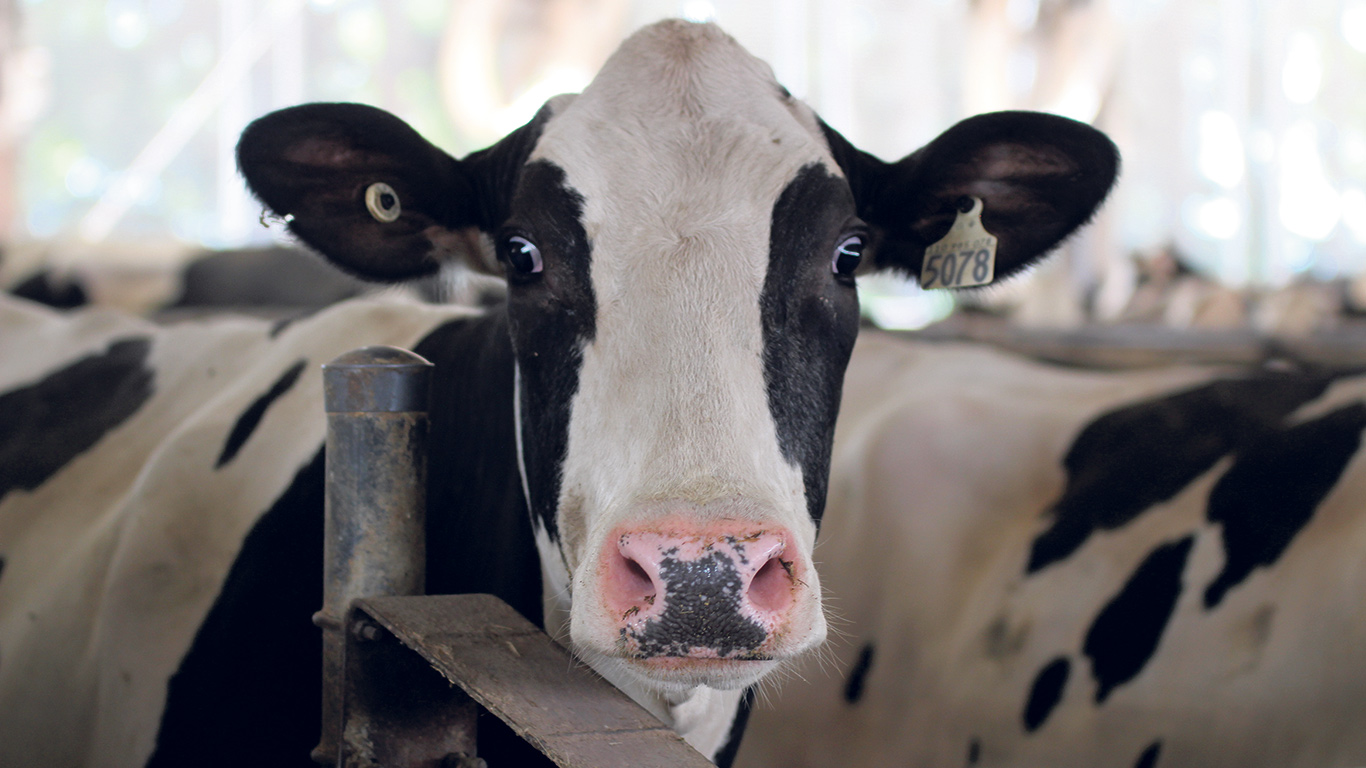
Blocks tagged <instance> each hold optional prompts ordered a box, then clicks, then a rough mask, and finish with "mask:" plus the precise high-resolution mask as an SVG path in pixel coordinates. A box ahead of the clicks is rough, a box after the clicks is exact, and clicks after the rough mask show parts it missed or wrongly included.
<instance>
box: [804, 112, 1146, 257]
mask: <svg viewBox="0 0 1366 768" xmlns="http://www.w3.org/2000/svg"><path fill="white" fill-rule="evenodd" d="M822 127H823V128H824V130H825V135H826V140H827V142H828V143H829V146H830V151H831V154H832V155H833V156H834V158H835V161H836V162H837V163H839V165H840V168H841V169H842V170H843V171H844V174H845V176H846V178H847V179H848V180H849V186H850V189H851V191H852V192H853V194H854V199H855V201H856V202H857V205H858V213H859V216H860V217H861V218H863V220H864V221H866V222H868V223H869V224H870V225H871V226H872V227H873V228H874V230H875V232H876V235H877V245H876V251H875V252H874V254H873V255H874V260H875V261H874V263H875V265H876V266H878V267H880V268H883V269H894V270H898V271H901V272H905V273H907V274H911V275H919V274H920V265H921V260H922V258H923V256H924V253H925V249H926V248H927V247H928V246H930V245H931V244H933V243H935V242H937V241H939V240H940V239H941V238H943V237H944V236H945V235H946V234H948V231H949V227H950V226H951V225H952V224H953V222H954V219H955V218H956V216H957V212H958V210H959V208H960V206H961V205H962V204H963V203H964V202H965V198H967V197H969V196H972V197H977V198H980V199H981V200H982V201H983V205H984V209H983V211H982V226H983V227H984V228H985V229H986V230H987V231H988V232H990V233H991V234H993V235H995V236H996V238H997V240H998V244H997V251H996V269H995V275H996V278H997V279H999V278H1003V277H1007V276H1009V275H1011V274H1013V273H1015V272H1017V271H1019V270H1021V269H1023V268H1025V267H1027V266H1029V265H1030V264H1032V263H1034V262H1036V261H1037V260H1038V259H1040V258H1042V257H1043V256H1044V255H1045V254H1047V253H1048V252H1049V251H1050V250H1052V249H1053V248H1054V247H1056V246H1057V245H1058V243H1060V242H1062V240H1063V239H1064V238H1066V237H1067V236H1068V235H1069V234H1071V233H1072V232H1073V231H1075V230H1076V229H1077V227H1080V226H1081V225H1082V224H1085V223H1086V221H1087V220H1089V219H1090V218H1091V215H1092V214H1093V213H1095V211H1096V208H1097V207H1098V206H1099V205H1100V204H1101V202H1102V201H1103V200H1104V199H1105V196H1106V195H1107V194H1108V193H1109V191H1110V187H1111V186H1113V185H1114V182H1115V177H1116V175H1117V174H1118V172H1119V151H1118V150H1117V149H1115V145H1114V144H1113V143H1111V141H1110V140H1109V139H1108V138H1107V137H1106V136H1105V134H1103V133H1101V132H1100V131H1097V130H1096V129H1094V128H1092V127H1091V126H1089V125H1086V124H1085V123H1080V122H1077V121H1075V120H1069V119H1067V118H1063V117H1058V116H1056V115H1048V114H1042V113H1038V112H995V113H991V114H985V115H978V116H976V117H970V118H968V119H966V120H964V121H962V122H960V123H958V124H957V125H955V126H953V127H952V128H950V129H948V130H947V131H945V132H944V133H943V134H941V135H940V136H939V137H938V138H936V139H935V140H934V141H932V142H930V143H929V144H928V145H926V146H925V147H923V148H921V149H920V150H918V151H916V152H914V153H912V154H910V155H907V156H906V157H905V158H903V159H901V160H900V161H898V162H895V163H885V162H883V161H881V160H879V159H877V158H875V157H873V156H872V155H869V154H868V153H866V152H863V151H862V150H859V149H857V148H855V147H854V146H852V145H851V144H850V143H849V142H848V141H847V140H846V139H845V138H844V137H843V136H841V135H840V134H839V133H838V132H836V131H835V130H834V129H832V128H830V127H829V126H825V125H823V126H822Z"/></svg>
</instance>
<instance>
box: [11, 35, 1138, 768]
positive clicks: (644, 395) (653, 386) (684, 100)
mask: <svg viewBox="0 0 1366 768" xmlns="http://www.w3.org/2000/svg"><path fill="white" fill-rule="evenodd" d="M239 162H240V165H241V168H242V170H243V173H244V175H245V177H246V179H247V181H248V183H249V185H250V186H251V188H252V189H253V191H254V192H255V193H256V194H257V195H258V196H259V197H260V198H261V199H262V200H263V201H264V202H265V204H266V205H267V206H268V207H269V208H270V209H271V210H272V211H273V212H274V213H275V214H276V215H278V216H280V217H281V218H282V219H283V220H285V221H287V222H288V223H289V226H290V228H291V230H292V231H293V232H294V233H295V234H296V235H297V236H298V237H299V238H300V239H301V240H302V241H303V242H305V243H307V244H308V245H310V246H312V247H313V248H315V249H316V250H317V251H319V252H321V253H322V254H324V255H325V256H327V257H328V258H329V259H330V260H331V261H333V262H334V263H335V264H338V265H340V266H341V267H342V268H344V269H346V270H348V271H350V272H352V273H354V274H357V275H360V276H364V277H367V278H369V279H377V280H403V279H408V278H412V277H416V276H420V275H423V274H427V273H430V272H432V271H433V270H435V269H437V268H438V266H439V265H440V264H441V262H442V260H443V259H444V258H449V257H450V256H451V254H455V253H462V252H464V251H465V250H466V244H468V243H469V242H471V240H472V237H471V233H472V232H475V231H478V232H482V233H484V235H485V236H486V239H487V240H488V241H489V242H491V245H492V247H491V251H492V252H493V253H494V254H496V261H495V260H494V259H493V258H490V259H488V261H487V262H486V263H485V264H484V266H486V267H488V268H490V269H499V270H501V271H502V272H504V273H505V274H506V276H507V282H508V300H507V302H506V304H505V305H501V306H499V307H497V308H495V309H491V310H487V311H479V312H472V313H465V314H457V315H455V316H442V315H440V314H439V312H440V311H439V310H435V309H413V310H412V313H411V314H405V313H404V312H403V311H399V310H395V309H393V308H392V307H390V306H389V305H371V304H356V303H348V304H343V305H340V306H339V307H337V308H335V309H333V310H329V311H328V312H326V313H323V314H321V315H317V316H315V317H313V318H311V319H309V320H307V321H303V322H299V323H296V324H294V325H290V326H288V327H285V328H284V329H283V330H282V331H281V332H280V333H279V334H278V335H276V336H272V329H271V327H269V326H267V325H264V324H259V323H258V324H252V323H250V322H248V321H241V322H240V323H239V324H238V325H233V326H231V327H230V328H229V329H228V330H227V331H222V332H221V333H222V335H219V333H220V332H219V331H214V330H211V328H212V326H202V327H201V326H195V325H190V326H187V327H180V326H177V327H174V328H168V329H154V328H151V327H147V326H137V327H136V328H133V329H129V330H117V331H109V330H107V329H106V326H104V325H102V323H104V322H105V321H106V318H105V317H104V316H102V315H100V314H98V313H93V314H92V313H78V314H76V315H73V316H71V317H70V319H69V321H67V324H65V325H62V324H58V325H57V326H55V327H56V328H58V329H59V330H55V331H51V332H48V333H47V334H46V337H45V335H44V334H45V332H44V331H43V328H45V327H46V326H47V325H48V324H50V323H51V322H52V321H50V319H44V320H41V321H35V322H34V323H32V325H33V331H34V333H33V334H31V338H29V339H28V340H26V341H23V342H20V341H17V340H16V341H14V342H12V343H11V342H9V341H7V342H6V343H7V345H11V346H12V348H11V349H10V350H9V351H8V352H7V354H6V356H5V358H4V359H5V360H6V361H7V365H8V361H12V360H20V361H23V362H24V363H25V365H21V366H18V367H19V368H26V369H27V371H26V373H24V374H23V375H16V374H11V375H10V377H9V379H8V380H7V381H5V387H6V390H5V394H4V395H3V397H4V398H5V399H4V400H0V414H4V418H15V419H18V421H17V422H15V423H18V424H19V425H20V427H21V428H20V429H19V430H17V431H16V430H7V433H6V434H4V435H3V437H0V457H3V458H4V459H5V462H4V464H5V466H6V467H14V469H9V468H7V469H3V470H0V471H3V472H6V473H9V474H4V475H0V478H5V484H4V485H3V486H0V491H3V492H6V493H5V495H4V498H3V501H0V555H3V556H4V557H5V558H6V563H7V565H6V566H5V571H4V573H3V575H0V711H3V712H4V713H5V715H4V716H3V717H0V763H2V764H5V765H11V764H12V765H72V764H97V765H118V766H125V765H128V766H132V765H144V764H147V765H207V764H217V763H218V762H220V761H221V762H222V763H224V764H233V765H241V764H253V765H270V764H276V761H278V763H279V764H282V765H286V764H287V765H297V764H302V763H304V762H305V761H306V760H307V754H308V751H309V749H310V748H311V747H312V746H313V743H314V741H315V740H316V734H317V718H318V693H317V688H318V669H319V663H318V658H317V654H318V646H319V644H318V635H317V631H316V630H315V629H314V628H313V627H312V626H311V625H310V623H309V616H310V615H311V613H312V612H313V611H314V610H316V608H317V607H318V604H319V600H320V594H319V587H318V586H317V582H318V578H319V571H320V563H319V562H318V560H319V554H318V549H319V544H318V542H319V540H320V536H321V512H320V510H321V493H322V478H321V463H320V458H319V456H320V450H321V443H322V430H323V419H322V409H321V407H320V404H319V403H318V395H317V391H318V389H319V388H318V386H317V370H316V368H317V365H318V364H319V363H321V362H325V361H326V360H327V359H329V356H330V355H333V354H335V353H337V352H340V351H341V350H342V348H343V347H354V346H360V345H362V344H368V343H376V342H383V341H387V342H389V343H398V344H406V345H409V346H414V347H415V348H416V350H417V351H418V352H419V353H421V354H423V355H424V356H426V357H427V358H429V359H431V360H433V361H434V362H435V363H436V371H437V374H436V383H435V389H434V400H435V403H434V406H433V413H432V419H433V426H432V434H433V446H432V456H431V469H430V478H431V479H430V482H431V486H430V488H429V492H428V503H429V521H430V522H429V535H428V554H429V563H428V569H427V573H428V583H427V587H428V591H429V592H433V593H442V592H475V591H479V592H492V593H495V594H498V595H500V596H502V597H503V598H504V599H506V600H508V601H509V602H510V603H512V604H513V605H514V606H515V607H517V608H518V609H519V610H521V611H522V612H523V613H525V614H527V615H529V616H531V617H532V618H533V619H537V620H541V621H543V623H544V625H545V626H546V627H547V628H548V629H549V630H550V631H552V632H553V633H555V634H557V635H558V636H560V637H562V638H565V639H567V641H568V643H569V644H570V645H571V646H572V648H573V650H574V651H575V653H577V654H578V655H579V656H580V657H581V658H583V659H585V660H586V661H587V662H588V663H589V664H590V665H592V666H593V667H594V668H595V669H597V670H598V671H600V672H601V673H603V674H604V675H605V676H606V677H607V678H608V679H610V680H612V681H613V682H615V683H616V684H617V685H619V686H620V687H622V688H623V689H624V690H626V691H627V692H628V693H630V694H631V695H632V696H633V697H635V698H636V699H637V700H638V701H640V702H641V703H642V704H643V705H645V706H646V707H648V708H649V709H651V710H652V711H654V712H655V713H656V714H658V715H659V716H660V717H661V718H663V719H664V720H665V722H667V723H670V724H671V725H672V726H673V727H674V728H676V729H677V730H678V731H679V732H680V733H681V734H682V735H683V736H684V737H685V738H686V739H687V740H688V741H689V742H690V743H692V744H693V745H694V746H696V747H697V748H698V749H699V750H701V751H702V752H703V753H704V754H707V755H709V756H714V757H715V759H716V760H717V762H718V763H721V764H728V763H729V761H730V759H731V757H732V755H733V752H734V749H735V746H736V737H738V734H739V732H740V730H741V729H742V728H743V720H744V717H743V715H744V713H745V712H746V711H747V703H746V701H747V697H746V696H745V695H744V691H745V690H747V689H748V688H749V687H750V686H753V685H754V684H755V683H756V682H757V681H759V680H760V679H761V678H763V677H764V676H765V675H767V674H768V673H769V672H771V671H772V670H773V669H774V668H775V667H778V666H779V665H781V664H783V663H785V662H788V661H789V660H791V659H793V658H796V657H798V656H800V655H802V654H803V653H804V652H806V651H809V650H810V649H812V648H814V647H816V646H818V645H819V644H820V643H821V642H822V641H823V640H824V638H825V635H826V619H825V614H824V611H823V608H822V602H821V582H820V579H819V578H818V576H817V573H816V570H815V566H814V564H813V560H812V548H813V545H814V543H815V538H816V529H817V524H818V523H819V521H820V519H821V514H822V511H823V510H824V507H825V499H826V483H827V477H828V469H829V461H830V450H831V441H832V438H833V430H834V423H835V415H836V411H837V408H838V406H839V402H840V392H841V379H842V377H843V374H844V368H845V365H846V362H847V360H848V357H849V354H850V352H851V349H852V348H853V344H854V338H855V335H856V333H857V330H858V308H857V298H856V295H855V291H854V273H855V272H856V270H858V269H860V268H863V269H896V270H902V271H906V272H910V273H915V272H916V271H917V270H918V268H919V266H920V260H921V257H922V255H923V252H924V250H925V248H926V246H927V245H928V244H930V243H933V242H935V241H937V240H939V239H940V238H942V237H943V236H944V234H945V233H946V232H947V231H948V229H949V227H950V224H951V222H952V221H953V220H954V218H955V216H956V215H957V214H956V211H957V210H958V208H959V207H960V206H961V204H962V202H963V201H964V200H965V199H966V198H967V196H974V197H978V198H981V199H982V200H983V201H984V205H985V214H984V218H983V221H984V224H985V226H986V228H987V229H988V230H989V231H991V232H992V233H993V234H995V235H996V236H997V237H998V238H999V246H998V251H997V257H996V274H997V275H998V276H1003V275H1008V274H1011V273H1013V272H1016V271H1018V270H1019V269H1021V268H1023V267H1025V266H1026V265H1027V264H1029V263H1031V262H1033V261H1034V260H1035V259H1037V258H1039V257H1040V256H1041V255H1043V254H1044V253H1045V252H1046V251H1048V250H1049V249H1050V248H1052V247H1053V246H1054V245H1055V244H1057V243H1058V242H1059V241H1060V240H1061V239H1062V238H1064V237H1066V236H1067V234H1068V233H1069V232H1071V231H1072V230H1074V229H1075V228H1076V227H1077V226H1079V225H1081V224H1082V223H1083V222H1084V221H1086V220H1087V218H1088V217H1089V216H1090V215H1091V213H1092V212H1093V210H1094V209H1095V207H1096V206H1097V205H1098V204H1099V203H1100V201H1101V199H1102V198H1103V197H1104V196H1105V194H1106V192H1107V190H1108V189H1109V188H1110V186H1111V184H1112V182H1113V179H1114V176H1115V173H1116V166H1117V157H1116V154H1115V150H1114V147H1113V145H1112V144H1111V143H1110V142H1109V141H1108V140H1107V139H1105V138H1104V137H1103V136H1102V135H1101V134H1099V133H1097V132H1096V131H1094V130H1092V129H1091V128H1089V127H1086V126H1084V125H1081V124H1078V123H1074V122H1071V121H1068V120H1064V119H1061V118H1056V117H1051V116H1045V115H1038V114H1028V113H1000V114H994V115H986V116H981V117H977V118H973V119H970V120H968V121H965V122H963V123H960V124H959V125H957V126H955V127H953V128H951V129H950V130H949V131H948V132H946V133H945V134H943V135H942V136H940V137H939V138H938V139H936V140H935V141H934V142H932V143H931V144H929V145H928V146H926V147H925V148H923V149H921V150H920V151H918V152H916V153H915V154H912V155H909V156H907V157H906V158H904V159H902V160H901V161H899V162H896V163H893V164H887V163H883V162H881V161H879V160H877V159H875V158H873V157H871V156H869V155H867V154H864V153H862V152H860V151H858V150H857V149H855V148H853V147H852V146H850V145H849V144H848V143H847V142H846V141H845V140H844V139H843V138H842V137H841V136H840V135H839V134H837V133H836V132H835V131H833V130H831V129H830V128H829V127H827V126H825V125H824V124H823V123H822V122H821V121H820V120H819V118H817V116H816V115H815V114H814V113H813V112H812V111H811V110H810V108H808V107H807V106H805V105H804V104H802V103H801V102H799V101H797V100H795V99H793V98H792V97H791V96H790V95H789V94H788V93H787V92H786V91H784V90H783V89H782V88H781V87H780V86H779V85H778V84H777V83H776V82H775V81H774V79H773V76H772V73H771V72H770V70H769V69H768V67H767V66H765V65H764V64H763V63H762V62H760V61H758V60H756V59H754V58H753V57H751V56H749V55H748V54H747V53H745V52H744V51H743V50H742V49H741V48H740V47H739V46H738V45H737V44H736V43H735V42H734V41H733V40H732V39H730V38H729V37H727V36H726V35H725V34H723V33H722V32H721V31H720V30H719V29H717V28H716V27H714V26H711V25H694V24H688V23H684V22H677V21H673V22H663V23H660V24H657V25H655V26H652V27H648V28H646V29H645V30H643V31H641V32H639V33H637V34H636V35H635V36H633V37H632V38H630V39H629V40H628V41H626V42H625V43H624V44H623V46H622V48H621V49H620V51H619V52H617V53H616V54H615V55H614V56H613V57H612V59H611V60H610V61H609V62H608V63H607V64H606V66H605V67H604V68H603V70H602V72H601V73H600V74H599V75H598V77H597V78H596V79H595V80H594V81H593V83H592V84H591V85H590V86H589V87H588V88H587V89H586V90H585V91H584V92H583V93H582V94H581V95H578V96H563V97H557V98H556V99H553V100H552V101H551V102H549V103H548V104H547V105H546V107H545V108H544V109H543V110H542V111H541V112H540V114H539V115H538V116H537V117H536V118H535V119H534V120H533V121H532V122H531V123H529V124H528V125H526V126H524V127H523V128H521V129H519V130H517V131H516V132H514V133H513V134H511V135H510V136H509V137H508V138H507V139H505V140H504V141H502V142H500V143H499V144H497V145H495V146H494V147H491V148H489V149H487V150H484V151H481V152H477V153H474V154H473V155H470V156H469V157H466V158H464V159H463V160H456V159H454V158H451V157H449V156H448V155H446V154H444V153H443V152H441V151H440V150H438V149H436V148H435V147H433V146H432V145H430V144H428V143H427V142H426V141H425V140H423V139H422V138H420V137H419V136H418V135H417V134H416V133H414V132H413V131H412V129H410V128H409V127H408V126H407V125H405V124H404V123H402V122H400V121H399V120H398V119H397V118H395V117H393V116H391V115H389V114H387V113H384V112H381V111H379V110H376V109H372V108H369V107H363V106H358V105H351V104H314V105H306V106H302V107H296V108H292V109H287V110H283V111H280V112H277V113H274V114H271V115H268V116H266V117H264V118H262V119H260V120H258V121H257V122H256V123H254V124H253V125H251V126H250V127H249V128H248V129H247V131H246V132H245V133H244V135H243V138H242V141H241V144H240V146H239ZM865 250H866V252H867V256H866V258H865V257H864V252H865ZM861 260H862V262H863V263H862V266H861ZM377 306H378V307H379V308H377ZM375 313H378V315H379V317H376V316H372V315H374V314H375ZM20 314H22V313H20ZM391 315H392V316H391ZM242 323H245V324H242ZM20 324H21V325H22V322H20ZM7 334H8V332H7ZM65 335H74V336H76V337H79V338H81V339H84V343H83V344H80V345H76V346H77V348H73V347H72V346H71V345H70V344H65V343H59V342H65V341H66V339H65V338H64V336H65ZM9 338H10V336H9V335H6V339H7V340H8V339H9ZM16 338H17V337H16ZM14 345H21V346H18V348H13V346H14ZM31 349H33V350H37V351H36V352H34V353H33V357H32V358H30V357H29V350H31ZM182 395H183V396H184V397H182ZM5 409H8V410H5ZM10 414H14V416H10ZM32 446H38V447H39V448H40V449H41V450H36V449H34V448H32ZM35 450H36V453H31V452H32V451H35ZM507 764H508V765H513V764H517V763H514V762H508V763H507Z"/></svg>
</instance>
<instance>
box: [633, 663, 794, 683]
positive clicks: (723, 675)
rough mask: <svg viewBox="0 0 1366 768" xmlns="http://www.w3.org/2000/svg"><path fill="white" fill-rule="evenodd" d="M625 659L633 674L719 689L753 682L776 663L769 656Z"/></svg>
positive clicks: (654, 680)
mask: <svg viewBox="0 0 1366 768" xmlns="http://www.w3.org/2000/svg"><path fill="white" fill-rule="evenodd" d="M624 661H625V662H626V666H627V667H628V668H629V669H631V670H632V671H634V672H635V674H637V675H639V676H640V677H643V678H645V679H647V680H650V681H652V682H655V683H657V684H663V685H665V686H667V687H680V688H692V687H695V686H698V685H705V686H708V687H710V688H717V689H721V690H736V689H739V688H744V687H746V686H749V685H753V684H754V683H756V682H758V681H759V679H760V678H762V677H764V676H765V675H767V674H768V673H769V672H771V671H773V669H774V667H776V666H777V665H778V663H779V662H778V660H777V659H774V658H771V657H765V658H744V659H721V658H698V657H694V656H653V657H650V658H628V659H625V660H624Z"/></svg>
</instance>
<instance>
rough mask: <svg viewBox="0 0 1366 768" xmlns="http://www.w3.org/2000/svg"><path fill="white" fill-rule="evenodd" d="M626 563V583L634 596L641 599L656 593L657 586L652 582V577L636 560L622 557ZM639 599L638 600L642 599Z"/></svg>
mask: <svg viewBox="0 0 1366 768" xmlns="http://www.w3.org/2000/svg"><path fill="white" fill-rule="evenodd" d="M622 559H623V560H625V561H626V573H625V577H626V578H625V579H624V580H625V582H626V586H627V589H628V590H629V592H630V594H632V595H640V596H641V598H643V597H645V596H648V595H653V594H654V593H655V584H654V582H653V581H650V575H649V574H647V573H646V572H645V569H644V568H642V567H641V566H640V563H637V562H636V561H635V560H632V559H631V558H629V557H625V556H623V557H622ZM641 598H637V599H641Z"/></svg>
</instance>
